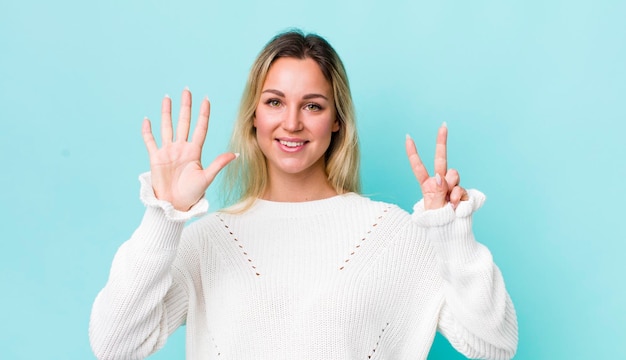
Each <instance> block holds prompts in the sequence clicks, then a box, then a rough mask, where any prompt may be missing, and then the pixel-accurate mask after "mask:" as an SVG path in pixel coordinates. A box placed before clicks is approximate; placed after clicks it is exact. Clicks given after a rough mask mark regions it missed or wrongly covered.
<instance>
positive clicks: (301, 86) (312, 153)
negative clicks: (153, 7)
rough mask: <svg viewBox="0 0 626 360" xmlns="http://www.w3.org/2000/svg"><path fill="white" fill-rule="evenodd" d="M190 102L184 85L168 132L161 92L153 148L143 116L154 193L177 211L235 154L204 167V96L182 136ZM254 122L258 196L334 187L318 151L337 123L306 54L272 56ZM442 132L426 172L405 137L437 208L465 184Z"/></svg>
mask: <svg viewBox="0 0 626 360" xmlns="http://www.w3.org/2000/svg"><path fill="white" fill-rule="evenodd" d="M283 60H284V61H283ZM276 65H280V66H276ZM295 74H297V76H295ZM320 76H321V80H323V81H321V80H320ZM312 94H315V96H312ZM317 95H322V96H321V97H320V96H317ZM324 97H325V98H326V99H324ZM312 104H315V106H314V105H312ZM191 106H192V102H191V92H190V91H189V90H188V89H185V90H184V91H183V93H182V96H181V107H180V111H179V115H178V125H177V128H176V137H175V138H174V128H173V124H172V101H171V99H170V98H169V97H168V96H166V97H165V98H164V99H163V101H162V103H161V139H162V144H161V147H160V148H159V147H158V146H157V144H156V141H155V139H154V135H153V133H152V127H151V123H150V120H149V119H147V118H146V119H144V122H143V126H142V135H143V140H144V143H145V145H146V148H147V150H148V155H149V157H150V170H151V173H152V186H153V189H154V192H155V195H156V197H157V198H158V199H161V200H165V201H168V202H170V203H171V204H172V205H173V206H174V208H175V209H177V210H180V211H187V210H189V209H190V208H191V207H192V206H193V205H194V204H195V203H197V202H198V201H199V200H200V199H201V198H202V197H203V196H204V193H205V192H206V189H207V188H208V187H209V185H210V184H211V183H212V182H213V180H214V179H215V177H216V176H217V174H218V173H219V172H220V171H221V170H222V169H223V168H224V167H225V166H226V165H228V163H229V162H231V161H233V160H234V159H236V158H237V156H238V155H237V154H234V153H223V154H221V155H219V156H217V157H216V158H215V159H214V160H213V162H211V164H209V166H207V167H206V168H203V166H202V161H201V155H202V146H203V145H204V141H205V139H206V134H207V130H208V125H209V116H210V108H211V107H210V103H209V100H208V99H207V98H204V99H203V100H202V102H201V104H200V113H199V115H198V121H197V124H196V127H195V129H194V131H193V134H192V135H191V139H189V135H190V134H189V130H190V129H189V128H190V121H191ZM318 106H319V108H318ZM254 124H255V127H256V128H257V140H258V142H259V146H260V147H261V149H262V150H263V153H264V154H265V155H266V158H267V159H268V170H269V171H268V172H269V185H268V188H267V189H266V192H265V193H264V195H263V198H264V199H267V200H273V201H290V202H297V201H308V200H316V199H324V198H328V197H331V196H334V195H336V194H337V193H336V191H335V190H334V189H333V188H332V187H331V186H330V185H329V184H328V180H327V177H326V175H325V172H324V165H325V164H324V152H325V151H326V149H327V148H328V144H329V143H330V137H331V135H332V132H334V131H337V130H338V129H339V124H338V123H337V121H336V117H335V108H334V100H333V99H332V91H331V90H330V84H328V82H327V81H326V80H325V78H324V77H323V75H322V74H321V71H320V70H319V68H318V67H317V64H315V63H314V62H313V61H312V60H310V59H305V60H297V59H290V58H287V59H279V60H277V61H276V62H275V63H274V65H273V66H272V68H271V69H270V72H269V73H268V76H267V78H266V81H265V83H264V86H263V95H262V96H261V99H260V101H259V104H258V105H257V110H256V116H255V120H254ZM447 136H448V128H447V127H446V126H445V124H444V125H442V126H441V127H440V128H439V131H438V134H437V142H436V150H435V171H434V176H432V177H431V176H430V174H429V173H428V171H427V170H426V167H425V166H424V164H423V162H422V160H421V158H420V157H419V154H418V152H417V148H416V146H415V143H414V142H413V140H412V139H411V138H410V137H409V136H408V135H407V138H406V142H405V146H406V153H407V156H408V159H409V163H410V165H411V168H412V169H413V173H414V174H415V177H416V179H417V181H418V183H419V185H420V187H421V190H422V194H423V196H424V207H425V209H426V210H432V209H438V208H441V207H443V206H445V205H446V204H447V203H448V202H449V203H450V204H451V205H452V206H453V208H456V207H457V206H458V204H459V203H460V202H461V201H464V200H467V198H468V196H467V192H466V191H465V189H463V188H462V187H461V186H459V182H460V177H459V174H458V172H457V171H456V170H454V169H448V167H447ZM278 140H289V141H290V142H292V143H293V142H296V143H301V142H304V143H305V144H304V145H303V146H295V149H294V148H293V146H292V148H289V146H287V147H285V146H284V144H283V145H281V144H280V143H279V142H278ZM294 140H296V141H294Z"/></svg>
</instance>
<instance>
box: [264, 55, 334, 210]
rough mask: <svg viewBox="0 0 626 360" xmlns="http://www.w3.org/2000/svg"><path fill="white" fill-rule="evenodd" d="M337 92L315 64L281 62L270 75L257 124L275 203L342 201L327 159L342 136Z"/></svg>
mask: <svg viewBox="0 0 626 360" xmlns="http://www.w3.org/2000/svg"><path fill="white" fill-rule="evenodd" d="M334 103H335V102H334V99H333V91H332V86H331V85H330V83H329V82H328V81H327V80H326V78H325V77H324V75H323V74H322V72H321V70H320V68H319V66H318V65H317V63H316V62H315V61H313V60H312V59H295V58H279V59H278V60H276V61H275V62H274V63H273V64H272V66H271V67H270V69H269V72H268V74H267V77H266V79H265V82H264V84H263V87H262V90H261V98H260V100H259V103H258V105H257V108H256V111H255V118H254V127H255V128H256V134H257V142H258V144H259V147H260V148H261V151H262V152H263V154H264V155H265V158H266V159H267V164H268V165H267V167H268V174H269V182H268V187H267V189H266V191H265V193H264V195H263V198H264V199H266V200H272V201H291V202H293V201H309V200H318V199H324V198H328V197H331V196H335V195H337V192H336V191H335V189H334V188H333V187H332V186H331V185H330V184H329V183H328V177H327V175H326V172H325V168H326V164H325V159H324V154H325V153H326V150H327V149H328V146H329V145H330V141H331V137H332V133H333V132H336V131H338V130H339V122H338V121H337V119H336V109H335V105H334Z"/></svg>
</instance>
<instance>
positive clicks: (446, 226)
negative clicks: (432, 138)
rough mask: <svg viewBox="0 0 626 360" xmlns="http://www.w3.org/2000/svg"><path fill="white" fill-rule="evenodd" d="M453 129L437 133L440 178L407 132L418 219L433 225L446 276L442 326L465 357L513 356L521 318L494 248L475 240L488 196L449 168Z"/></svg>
mask: <svg viewBox="0 0 626 360" xmlns="http://www.w3.org/2000/svg"><path fill="white" fill-rule="evenodd" d="M447 136H448V129H447V127H446V126H445V123H444V126H442V127H441V128H440V129H439V132H438V135H437V148H436V151H435V176H434V177H430V175H429V174H428V171H427V170H426V168H425V166H424V164H423V163H422V161H421V159H420V157H419V155H418V153H417V148H416V147H415V143H414V142H413V140H411V138H410V137H408V136H407V140H406V151H407V155H408V157H409V162H410V163H411V167H412V169H413V172H414V173H415V177H416V178H417V180H418V182H419V184H420V187H421V189H422V194H423V195H424V199H423V200H422V201H420V202H419V203H418V204H417V205H416V206H415V208H414V214H413V219H414V221H416V222H417V223H418V224H420V225H421V226H423V227H425V228H427V233H428V237H429V239H430V241H431V242H432V243H433V246H434V248H435V250H436V252H437V255H438V259H439V270H440V274H441V276H442V279H443V280H444V284H445V287H444V297H445V298H444V303H443V306H442V309H441V313H440V318H439V330H440V331H441V332H442V333H443V334H444V336H446V337H447V338H448V340H449V341H450V343H451V344H452V345H453V346H454V347H455V348H456V349H457V350H458V351H460V352H461V353H463V354H464V355H465V356H467V357H470V358H481V359H510V358H512V357H513V356H514V354H515V351H516V349H517V317H516V315H515V310H514V308H513V304H512V302H511V299H510V297H509V295H508V293H507V291H506V289H505V286H504V280H503V279H502V274H501V273H500V270H499V269H498V267H497V266H496V265H495V264H494V263H493V259H492V256H491V253H490V252H489V250H488V249H487V248H486V247H484V246H483V245H482V244H480V243H478V242H477V241H476V240H475V239H474V235H473V233H472V213H473V212H474V211H475V210H477V209H478V208H479V207H480V206H482V204H483V202H484V200H485V197H484V195H483V194H482V193H480V192H478V191H472V190H470V191H469V192H468V191H466V190H465V189H463V188H462V187H460V186H459V182H460V178H459V174H458V172H457V171H455V170H452V169H450V170H448V167H447Z"/></svg>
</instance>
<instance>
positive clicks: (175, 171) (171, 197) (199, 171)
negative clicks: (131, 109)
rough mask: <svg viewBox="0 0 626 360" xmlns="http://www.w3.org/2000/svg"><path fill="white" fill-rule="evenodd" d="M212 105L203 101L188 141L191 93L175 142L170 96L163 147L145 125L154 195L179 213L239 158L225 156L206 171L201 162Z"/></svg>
mask: <svg viewBox="0 0 626 360" xmlns="http://www.w3.org/2000/svg"><path fill="white" fill-rule="evenodd" d="M210 112H211V105H210V103H209V100H208V99H207V98H204V99H203V100H202V104H201V105H200V114H199V115H198V123H197V124H196V128H195V129H194V131H193V135H192V137H191V141H188V137H189V127H190V122H191V92H190V91H189V89H187V88H185V90H183V94H182V99H181V105H180V113H179V116H178V126H177V128H176V139H175V140H174V139H173V126H172V100H171V99H170V98H169V97H168V96H166V97H165V98H164V99H163V102H162V104H161V140H162V144H161V148H159V147H158V146H157V144H156V141H155V140H154V136H153V135H152V126H151V124H150V120H148V118H146V119H144V122H143V126H142V135H143V141H144V143H145V144H146V148H147V149H148V155H149V156H150V171H151V173H152V187H153V190H154V194H155V195H156V197H157V198H158V199H160V200H165V201H168V202H169V203H171V204H172V205H173V206H174V208H175V209H176V210H180V211H187V210H189V209H190V208H191V207H192V206H193V205H194V204H196V203H197V202H198V201H199V200H200V199H202V197H204V193H205V192H206V189H207V188H208V187H209V185H210V184H211V182H213V179H215V176H217V174H218V173H219V172H220V170H222V169H223V168H224V167H225V166H226V165H227V164H228V163H229V162H231V161H232V160H234V159H235V158H236V157H237V155H236V154H234V153H224V154H221V155H219V156H218V157H216V158H215V160H214V161H213V162H212V163H211V164H210V165H209V166H208V167H207V168H206V169H203V168H202V162H201V160H200V158H201V155H202V146H203V145H204V140H205V139H206V133H207V129H208V126H209V115H210Z"/></svg>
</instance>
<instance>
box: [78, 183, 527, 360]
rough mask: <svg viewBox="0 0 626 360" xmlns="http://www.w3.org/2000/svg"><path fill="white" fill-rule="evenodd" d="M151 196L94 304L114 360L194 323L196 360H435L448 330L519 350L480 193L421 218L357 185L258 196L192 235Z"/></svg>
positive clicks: (94, 326) (463, 341) (465, 342)
mask: <svg viewBox="0 0 626 360" xmlns="http://www.w3.org/2000/svg"><path fill="white" fill-rule="evenodd" d="M143 183H144V185H149V183H148V181H147V180H145V181H144V182H143ZM146 193H149V191H145V189H143V190H142V199H143V201H144V202H145V203H146V205H147V210H146V214H145V215H144V219H143V221H142V224H141V225H140V226H139V228H138V229H137V230H136V231H135V233H134V234H133V236H132V237H131V239H130V240H129V241H127V242H126V243H125V244H123V245H122V246H121V248H120V250H119V251H118V253H117V254H116V257H115V259H114V262H113V266H112V269H111V277H110V279H109V282H108V283H107V285H106V287H105V288H104V289H103V291H102V292H101V293H100V294H99V296H98V298H97V299H96V302H95V304H94V309H93V312H92V323H91V328H90V335H91V341H92V346H93V347H94V350H95V351H96V353H97V354H98V356H100V357H101V358H105V359H109V358H119V359H122V358H123V359H131V358H132V359H134V358H137V359H140V358H144V357H146V356H147V355H148V354H150V353H152V352H154V351H156V350H157V349H158V348H160V347H161V346H163V344H164V342H165V340H166V338H167V336H168V335H169V334H170V333H172V332H173V331H174V330H175V329H176V328H177V327H179V326H180V325H182V324H183V323H185V324H186V328H187V329H186V332H187V346H186V352H187V358H188V359H426V357H427V355H428V351H429V349H430V345H431V344H432V340H433V337H434V334H435V331H436V330H437V328H438V327H439V328H440V330H441V331H442V333H443V334H444V335H446V337H448V338H449V339H450V341H451V343H452V344H453V345H454V346H455V347H456V348H457V349H458V350H459V351H461V352H463V353H464V354H466V356H469V357H478V358H493V359H506V358H510V357H511V356H512V355H513V353H514V352H515V347H516V344H517V324H516V318H515V311H514V309H513V306H512V303H511V301H510V298H509V296H508V294H507V292H506V289H505V287H504V282H503V280H502V277H501V275H500V272H499V270H498V268H497V267H496V266H495V264H493V261H492V259H491V254H490V253H489V251H488V250H487V249H486V248H485V247H484V246H482V245H481V244H479V243H477V242H476V241H475V240H474V238H473V234H472V232H471V213H472V212H473V211H474V210H475V209H476V208H478V207H479V206H480V205H481V204H482V201H483V200H484V196H483V195H482V194H481V193H479V192H476V191H471V192H470V195H471V199H470V201H468V202H464V203H463V204H461V205H462V207H463V208H461V207H460V209H457V211H456V212H455V211H454V210H453V209H452V208H451V207H449V206H448V207H447V209H440V210H437V211H424V210H423V208H420V206H421V203H418V204H417V205H416V208H415V212H414V214H413V215H409V214H408V213H406V212H405V211H404V210H402V209H400V208H399V207H397V206H395V205H391V204H386V203H383V202H376V201H372V200H370V199H368V198H365V197H362V196H360V195H357V194H354V193H349V194H344V195H338V196H334V197H331V198H328V199H323V200H316V201H307V202H299V203H284V202H272V201H267V200H257V201H256V202H255V203H254V205H253V206H252V207H251V208H250V209H249V210H248V211H246V212H244V213H242V214H231V213H225V212H216V213H212V214H208V215H207V216H205V217H203V218H202V219H199V220H198V221H195V222H194V223H192V224H191V225H189V226H188V227H186V228H184V230H183V223H184V220H185V217H184V216H182V214H180V213H174V212H173V211H172V209H169V208H167V206H166V205H163V204H161V203H158V200H156V199H155V198H154V197H153V195H152V197H150V196H146V195H145V194H146ZM197 206H198V207H203V206H206V205H205V204H198V205H197ZM192 213H193V211H191V212H190V214H192ZM459 214H461V215H463V217H459ZM181 216H182V217H181Z"/></svg>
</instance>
